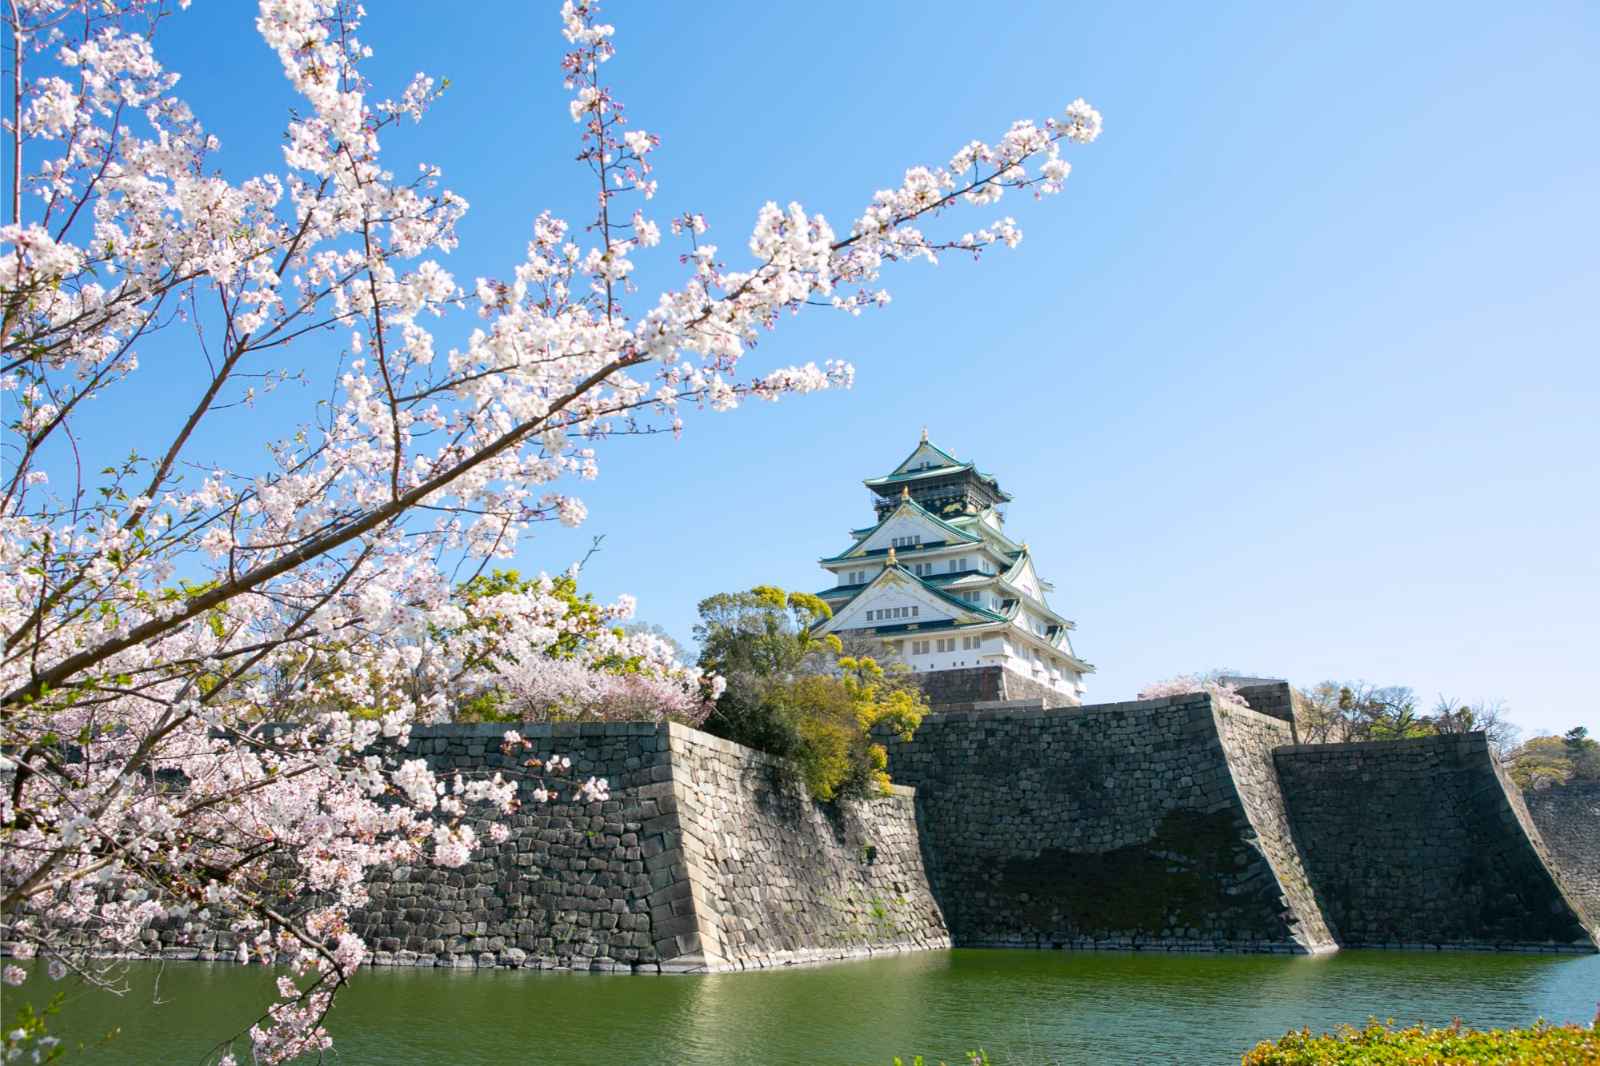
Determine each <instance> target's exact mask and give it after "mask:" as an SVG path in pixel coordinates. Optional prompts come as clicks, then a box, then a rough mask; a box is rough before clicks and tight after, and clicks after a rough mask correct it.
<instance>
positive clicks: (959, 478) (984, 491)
mask: <svg viewBox="0 0 1600 1066" xmlns="http://www.w3.org/2000/svg"><path fill="white" fill-rule="evenodd" d="M865 484H866V486H867V488H868V489H870V490H871V492H872V504H873V510H874V511H875V512H876V517H877V521H876V522H875V523H873V524H872V525H870V526H867V527H865V528H863V529H855V530H851V531H850V537H851V540H852V543H851V545H850V547H848V548H846V549H845V550H844V551H843V552H840V553H839V554H838V555H833V556H829V557H828V558H826V559H823V560H821V563H822V566H823V569H825V570H827V571H828V572H829V573H830V574H831V575H832V577H833V581H834V583H833V586H832V587H831V588H828V589H824V590H823V591H822V592H820V593H818V595H819V596H821V598H822V599H823V600H824V601H826V602H827V604H828V606H829V607H831V608H832V609H833V617H832V618H830V619H828V620H827V621H825V622H823V623H821V624H820V625H819V626H818V631H819V632H821V633H834V634H837V635H838V636H839V637H840V638H841V639H847V640H848V639H850V638H867V639H869V640H872V641H882V642H883V643H884V644H886V645H887V648H888V650H889V651H890V652H891V653H893V654H894V655H895V656H896V657H898V658H899V659H901V660H902V661H904V662H905V663H906V664H907V665H908V666H909V667H910V668H911V669H912V671H914V672H915V673H916V674H918V675H920V677H919V680H920V681H921V683H922V686H923V688H924V690H925V691H926V692H927V695H928V699H929V702H930V703H933V704H935V705H939V704H949V703H965V702H979V701H986V700H1015V699H1027V700H1035V699H1037V700H1043V701H1044V703H1045V705H1046V706H1052V707H1055V706H1063V705H1076V704H1078V703H1080V702H1081V701H1082V697H1083V690H1084V685H1083V678H1084V675H1085V674H1088V673H1090V672H1092V671H1093V670H1094V667H1093V666H1091V665H1089V664H1088V663H1086V662H1084V661H1083V660H1082V659H1080V658H1078V656H1077V655H1076V654H1075V653H1074V652H1073V650H1072V640H1071V637H1070V636H1069V634H1070V632H1071V630H1072V629H1073V628H1074V627H1073V623H1072V622H1070V621H1068V620H1067V619H1066V618H1063V617H1062V616H1061V615H1059V614H1057V613H1056V612H1055V611H1054V610H1052V609H1051V608H1050V605H1049V603H1048V602H1047V600H1046V598H1045V597H1046V594H1047V593H1049V592H1051V591H1052V589H1053V586H1052V585H1051V584H1050V583H1049V582H1048V581H1045V580H1043V579H1042V578H1040V577H1039V574H1038V572H1037V571H1036V570H1035V569H1034V562H1033V555H1032V553H1031V552H1029V550H1028V544H1027V542H1026V541H1023V542H1021V543H1019V542H1017V541H1014V540H1012V539H1011V538H1010V537H1009V536H1007V535H1006V533H1005V510H1004V506H1005V504H1006V503H1007V502H1008V501H1009V500H1010V499H1011V497H1010V496H1009V495H1007V494H1006V493H1005V492H1004V491H1003V490H1002V489H1001V488H1000V483H999V482H998V481H996V480H995V478H994V476H993V475H992V474H986V473H984V472H983V471H981V470H979V469H978V468H977V467H976V466H974V465H973V464H972V463H969V462H964V461H963V460H961V459H957V458H956V457H955V456H953V455H951V454H950V453H949V452H947V451H945V450H944V449H942V448H939V447H937V446H935V445H934V444H932V443H931V442H929V440H928V434H927V431H926V430H924V431H923V433H922V440H921V441H920V442H919V443H918V444H917V446H916V448H915V449H913V450H912V452H911V454H910V455H908V456H906V458H905V459H904V460H903V461H902V462H901V463H900V465H899V466H897V467H895V468H894V469H893V470H891V471H890V472H889V473H887V474H885V475H883V476H882V477H873V478H868V479H867V480H866V482H865Z"/></svg>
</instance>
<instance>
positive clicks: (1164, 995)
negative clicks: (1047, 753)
mask: <svg viewBox="0 0 1600 1066" xmlns="http://www.w3.org/2000/svg"><path fill="white" fill-rule="evenodd" d="M131 980H132V984H133V990H132V991H131V992H130V993H129V994H128V995H127V996H126V997H123V998H121V999H118V998H116V997H112V996H108V995H106V994H104V993H99V992H88V991H79V992H76V993H74V994H73V998H72V999H71V1001H70V1002H69V1004H68V1005H67V1007H66V1008H65V1010H64V1013H63V1016H62V1018H61V1024H60V1025H59V1027H58V1031H62V1032H63V1033H64V1034H65V1035H69V1036H70V1038H71V1039H73V1040H74V1041H76V1040H79V1039H83V1038H86V1037H89V1036H91V1035H92V1034H96V1033H100V1032H104V1031H105V1030H106V1029H107V1028H109V1027H111V1026H120V1027H121V1032H120V1034H119V1035H118V1036H117V1037H116V1038H115V1039H114V1040H113V1041H112V1042H111V1043H110V1044H108V1045H107V1046H106V1047H105V1048H103V1049H101V1050H96V1051H92V1052H91V1053H89V1054H87V1055H84V1056H81V1057H80V1056H78V1055H73V1056H69V1058H68V1061H69V1062H72V1061H83V1062H90V1063H96V1064H102V1063H104V1064H109V1063H141V1064H142V1063H182V1062H196V1061H198V1060H199V1059H200V1058H202V1057H203V1056H204V1054H205V1052H206V1051H207V1049H208V1048H210V1047H211V1046H212V1045H213V1044H214V1043H215V1042H216V1041H218V1040H220V1039H223V1038H224V1037H226V1036H227V1035H228V1034H229V1033H231V1032H236V1031H238V1030H240V1029H242V1028H243V1027H245V1026H248V1025H249V1023H250V1021H251V1020H252V1015H253V1012H254V1011H256V1010H259V1009H260V1005H261V1004H262V1003H264V1002H265V1001H266V999H267V997H268V996H269V995H270V987H271V983H270V977H269V975H268V974H267V973H266V972H265V971H263V970H260V969H257V968H241V967H237V966H230V965H225V964H206V963H173V964H169V965H166V966H160V965H157V964H154V963H140V964H136V965H135V966H134V968H133V972H132V976H131ZM25 988H26V990H27V991H28V992H29V993H31V994H37V991H38V990H39V989H40V988H41V982H39V981H38V980H37V978H36V979H34V980H30V981H29V982H28V984H27V986H25ZM8 998H9V997H8ZM1597 1000H1600V957H1597V956H1546V955H1492V954H1471V953H1440V952H1427V953H1408V952H1366V951H1344V952H1340V953H1338V954H1335V955H1331V956H1321V957H1316V958H1304V957H1279V956H1226V955H1221V956H1218V955H1187V956H1185V955H1156V954H1115V953H1090V952H1083V953H1072V952H1038V951H975V950H958V951H947V952H934V953H927V954H915V955H897V956H889V957H884V958H880V959H872V960H868V961H863V962H849V963H839V964H835V965H829V966H811V967H796V968H792V969H787V970H777V971H766V972H756V973H741V974H711V975H704V976H692V977H638V976H619V975H590V974H561V973H536V972H528V971H507V970H492V971H481V972H479V971H470V970H469V971H461V970H414V969H374V970H364V971H362V973H361V975H360V976H359V978H358V979H357V980H356V981H355V982H354V983H353V984H352V985H351V986H350V988H349V989H348V990H347V992H345V993H344V994H343V996H342V998H341V1000H340V1003H339V1006H338V1007H337V1008H336V1010H335V1011H334V1013H333V1015H332V1017H331V1020H330V1028H331V1029H332V1030H333V1034H334V1037H335V1041H336V1045H337V1048H338V1059H337V1061H339V1062H343V1063H350V1064H367V1063H372V1064H382V1066H422V1064H428V1066H432V1064H436V1063H474V1062H501V1061H506V1062H518V1063H575V1064H576V1063H582V1064H597V1066H599V1064H611V1063H616V1064H629V1063H673V1064H688V1066H732V1064H743V1063H760V1064H762V1066H789V1064H793V1066H801V1064H805V1066H832V1064H849V1066H888V1064H889V1062H890V1060H891V1059H892V1058H893V1056H895V1055H902V1056H905V1057H907V1059H908V1060H909V1057H910V1056H911V1055H914V1054H922V1055H926V1056H928V1057H929V1058H930V1059H931V1060H932V1061H934V1062H937V1061H938V1060H939V1059H940V1058H943V1059H946V1060H949V1061H950V1062H952V1063H955V1062H957V1061H958V1060H959V1058H960V1055H961V1053H962V1052H963V1051H964V1050H966V1049H967V1048H972V1047H979V1046H982V1047H984V1048H986V1049H988V1051H989V1052H990V1053H991V1054H992V1055H993V1056H994V1058H995V1061H996V1063H998V1064H1003V1066H1040V1064H1047V1063H1066V1064H1076V1063H1095V1064H1102V1063H1106V1064H1109V1063H1183V1064H1191V1063H1193V1064H1201V1066H1204V1064H1211V1063H1217V1064H1221V1063H1237V1062H1238V1061H1239V1055H1240V1054H1241V1052H1243V1051H1244V1050H1245V1049H1247V1048H1248V1047H1250V1046H1251V1045H1253V1044H1254V1043H1255V1042H1256V1041H1258V1040H1261V1039H1263V1038H1266V1037H1269V1036H1277V1035H1281V1034H1282V1033H1283V1032H1284V1031H1285V1030H1286V1029H1288V1028H1290V1027H1291V1026H1293V1027H1298V1026H1301V1025H1309V1026H1311V1028H1312V1029H1314V1030H1322V1029H1328V1028H1332V1027H1334V1026H1336V1025H1339V1024H1340V1023H1344V1022H1350V1023H1360V1022H1362V1021H1364V1020H1365V1019H1367V1018H1368V1017H1371V1016H1376V1017H1379V1018H1394V1019H1395V1020H1397V1021H1401V1022H1407V1023H1409V1022H1415V1021H1424V1022H1428V1023H1431V1024H1444V1023H1447V1022H1449V1021H1450V1020H1451V1018H1453V1017H1457V1016H1459V1017H1461V1018H1463V1019H1464V1020H1466V1021H1467V1022H1469V1023H1470V1024H1473V1025H1476V1026H1479V1027H1489V1026H1505V1025H1525V1024H1528V1023H1531V1022H1532V1021H1533V1020H1534V1019H1536V1018H1539V1017H1544V1018H1547V1019H1550V1020H1553V1021H1562V1022H1566V1021H1582V1022H1587V1021H1588V1020H1590V1019H1591V1018H1593V1017H1594V1014H1595V1010H1596V1006H1597V1002H1596V1001H1597ZM7 1013H8V1014H9V1010H8V1011H7Z"/></svg>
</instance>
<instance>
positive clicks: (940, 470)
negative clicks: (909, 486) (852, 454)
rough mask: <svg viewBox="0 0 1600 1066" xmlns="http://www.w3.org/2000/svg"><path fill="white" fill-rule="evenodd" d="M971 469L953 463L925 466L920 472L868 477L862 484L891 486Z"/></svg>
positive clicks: (969, 466)
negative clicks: (949, 464)
mask: <svg viewBox="0 0 1600 1066" xmlns="http://www.w3.org/2000/svg"><path fill="white" fill-rule="evenodd" d="M971 469H972V464H971V463H955V464H953V465H951V466H925V467H923V468H922V469H921V470H907V471H906V472H905V473H904V474H885V475H883V476H882V477H869V478H867V479H866V480H865V481H863V482H862V484H863V485H891V484H897V483H899V482H901V481H915V480H917V479H918V478H924V477H938V476H939V475H941V474H959V473H961V472H962V471H963V470H971Z"/></svg>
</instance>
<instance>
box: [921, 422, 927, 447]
mask: <svg viewBox="0 0 1600 1066" xmlns="http://www.w3.org/2000/svg"><path fill="white" fill-rule="evenodd" d="M922 443H924V444H926V443H928V427H927V426H923V427H922Z"/></svg>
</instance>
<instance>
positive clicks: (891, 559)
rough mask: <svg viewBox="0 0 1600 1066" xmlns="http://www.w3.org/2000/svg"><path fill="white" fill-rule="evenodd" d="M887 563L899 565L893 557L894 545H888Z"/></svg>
mask: <svg viewBox="0 0 1600 1066" xmlns="http://www.w3.org/2000/svg"><path fill="white" fill-rule="evenodd" d="M889 565H890V566H899V565H900V563H899V561H898V560H896V559H895V557H894V546H893V545H890V547H889Z"/></svg>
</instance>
